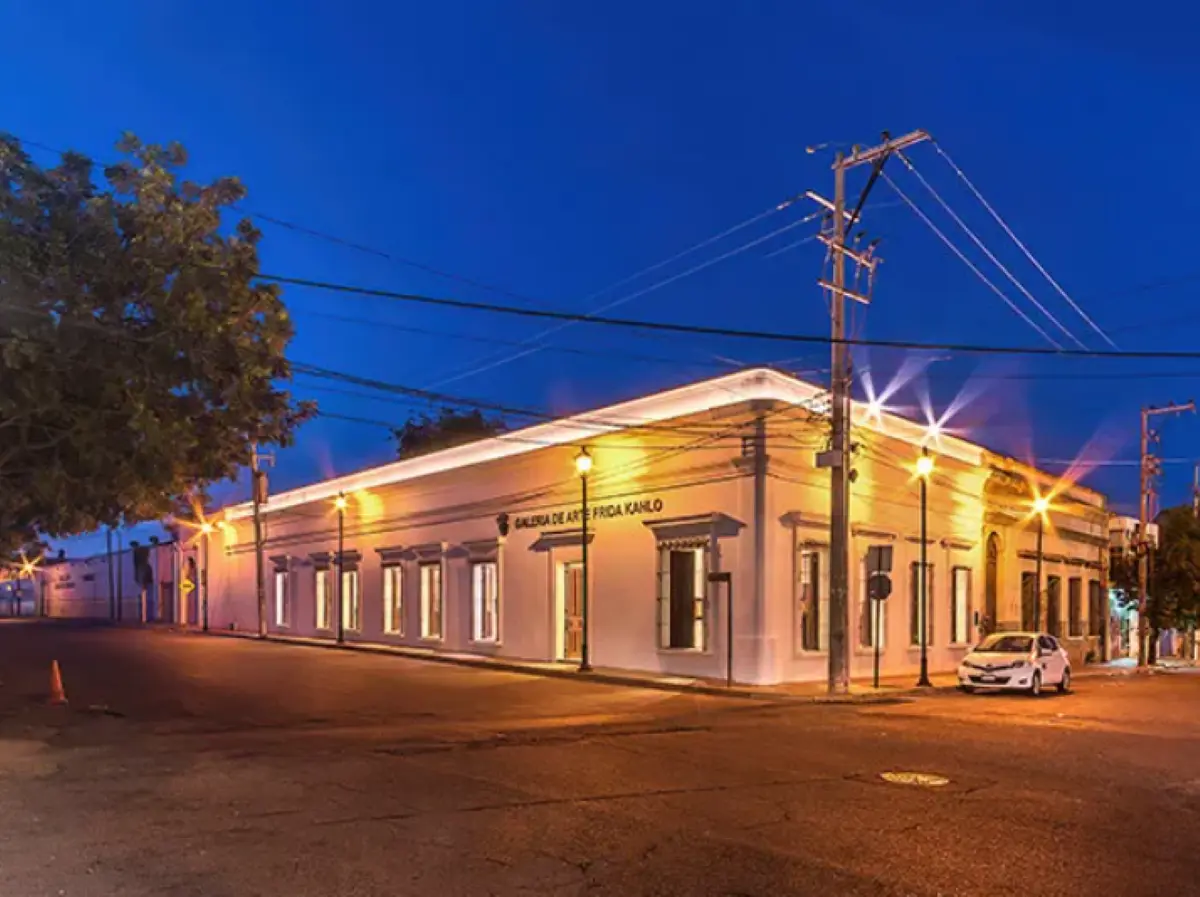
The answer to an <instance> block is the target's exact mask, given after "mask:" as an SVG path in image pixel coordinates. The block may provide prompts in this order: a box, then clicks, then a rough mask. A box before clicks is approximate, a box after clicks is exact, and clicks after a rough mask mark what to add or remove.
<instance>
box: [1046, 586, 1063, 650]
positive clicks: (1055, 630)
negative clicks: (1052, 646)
mask: <svg viewBox="0 0 1200 897" xmlns="http://www.w3.org/2000/svg"><path fill="white" fill-rule="evenodd" d="M1051 592H1054V593H1055V604H1056V607H1055V610H1056V611H1057V614H1056V619H1055V620H1053V621H1051V619H1050V594H1051ZM1062 593H1063V589H1062V574H1060V573H1050V574H1048V575H1047V576H1046V601H1045V605H1046V606H1045V608H1043V610H1044V612H1045V614H1046V629H1045V631H1046V632H1047V633H1048V634H1050V635H1052V636H1054V637H1055V638H1060V637H1061V636H1062V629H1063V617H1062V612H1063V606H1062V605H1063V600H1062V599H1063V594H1062ZM1052 622H1053V624H1054V625H1051V623H1052Z"/></svg>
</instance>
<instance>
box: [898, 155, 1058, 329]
mask: <svg viewBox="0 0 1200 897" xmlns="http://www.w3.org/2000/svg"><path fill="white" fill-rule="evenodd" d="M880 176H881V177H882V178H883V179H884V180H885V181H886V182H887V184H888V186H889V187H891V188H892V189H893V190H895V191H896V193H897V194H899V196H900V198H901V199H903V200H904V202H905V203H907V204H908V207H909V208H910V209H912V210H913V212H914V213H915V214H916V216H917V217H918V218H920V219H921V220H922V221H923V222H925V225H926V226H927V227H928V228H929V229H930V230H932V231H933V232H934V233H935V234H936V235H937V236H938V238H939V239H940V240H941V241H942V242H943V243H945V244H946V246H947V247H948V248H949V249H950V251H951V252H953V253H954V254H955V255H956V256H958V258H959V260H960V261H961V262H962V263H963V264H964V265H966V266H967V267H968V268H970V269H971V270H972V271H973V272H974V273H975V276H976V277H978V278H979V279H980V280H982V281H983V282H984V284H986V285H987V287H988V288H989V289H991V291H992V292H993V293H995V294H996V295H997V296H999V297H1000V298H1001V299H1002V300H1003V301H1004V304H1005V305H1007V306H1008V307H1009V308H1011V309H1012V310H1013V311H1014V312H1016V313H1017V315H1018V316H1019V317H1020V318H1021V320H1022V321H1024V322H1025V323H1026V324H1028V325H1029V326H1030V327H1032V328H1033V329H1034V330H1036V331H1037V332H1038V334H1040V335H1041V337H1042V338H1043V339H1044V340H1046V342H1048V343H1050V345H1052V346H1054V348H1055V349H1059V350H1061V349H1062V346H1061V345H1059V344H1058V342H1056V341H1055V340H1054V339H1052V338H1051V336H1050V334H1048V333H1047V332H1046V331H1045V330H1043V329H1042V328H1041V327H1039V326H1038V325H1037V324H1036V323H1035V322H1034V320H1033V319H1032V318H1031V317H1029V315H1027V314H1025V312H1023V311H1021V309H1020V308H1019V307H1018V306H1017V304H1016V303H1015V302H1013V301H1012V300H1011V299H1009V298H1008V296H1006V295H1005V294H1004V292H1003V291H1002V290H1001V289H1000V288H999V287H998V286H996V285H995V284H994V283H992V282H991V281H990V280H988V278H987V276H986V275H985V274H984V273H983V272H982V271H980V270H979V268H977V267H976V266H975V263H974V262H972V261H971V260H970V259H969V258H967V257H966V256H965V255H963V253H962V250H961V249H959V248H958V247H957V246H955V245H954V243H953V242H952V241H951V240H950V238H949V237H947V236H946V235H945V234H944V233H942V230H941V228H939V227H938V226H937V225H936V224H934V223H933V222H932V221H931V220H930V219H929V216H928V215H926V214H925V213H924V212H922V211H921V209H920V207H919V206H918V205H917V204H916V203H915V202H913V201H912V200H911V199H910V198H909V196H908V194H907V193H905V192H904V191H903V190H901V189H900V187H899V186H898V185H897V184H896V182H895V181H893V180H892V179H891V178H890V177H888V176H887V174H885V173H883V172H880Z"/></svg>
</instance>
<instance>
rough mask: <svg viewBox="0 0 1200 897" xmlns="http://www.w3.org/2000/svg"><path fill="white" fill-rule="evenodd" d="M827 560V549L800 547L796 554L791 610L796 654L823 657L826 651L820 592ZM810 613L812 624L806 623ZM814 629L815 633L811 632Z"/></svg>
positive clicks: (824, 614)
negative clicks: (793, 597)
mask: <svg viewBox="0 0 1200 897" xmlns="http://www.w3.org/2000/svg"><path fill="white" fill-rule="evenodd" d="M827 558H828V552H827V549H825V548H824V547H821V546H815V545H801V546H800V547H798V548H797V550H796V565H797V570H796V601H795V605H794V608H793V610H794V613H795V621H794V623H795V630H794V633H795V634H794V638H795V645H796V653H797V654H823V653H825V652H827V651H828V650H829V638H828V623H827V619H828V598H827V597H826V594H825V593H826V589H825V588H824V586H825V582H826V577H827V576H828V572H829V565H828V563H827ZM814 567H815V572H814ZM810 609H811V610H813V611H815V614H814V615H813V616H815V618H816V619H815V623H810V620H812V619H813V617H810V616H809V613H808V611H809V610H810ZM814 626H815V629H816V631H815V632H813V631H812V628H813V627H814ZM813 642H815V644H813Z"/></svg>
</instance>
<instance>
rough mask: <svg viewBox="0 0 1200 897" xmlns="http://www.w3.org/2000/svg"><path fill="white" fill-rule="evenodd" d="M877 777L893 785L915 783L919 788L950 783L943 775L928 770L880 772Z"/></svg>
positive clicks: (935, 786) (939, 786) (937, 786)
mask: <svg viewBox="0 0 1200 897" xmlns="http://www.w3.org/2000/svg"><path fill="white" fill-rule="evenodd" d="M879 778H881V779H883V780H884V781H885V782H891V783H892V784H893V785H917V786H919V787H921V788H941V787H942V786H943V785H949V784H950V780H949V779H948V778H946V777H945V776H938V775H934V774H933V773H929V772H881V773H880V774H879Z"/></svg>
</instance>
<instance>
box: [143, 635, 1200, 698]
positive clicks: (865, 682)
mask: <svg viewBox="0 0 1200 897" xmlns="http://www.w3.org/2000/svg"><path fill="white" fill-rule="evenodd" d="M149 628H155V629H165V630H170V631H174V632H182V633H186V634H195V635H200V634H203V633H200V632H198V631H197V630H194V629H187V628H182V627H175V626H169V625H161V624H160V625H154V624H152V625H151V627H149ZM207 634H208V635H217V636H224V637H226V638H244V639H252V640H258V635H257V634H256V633H253V632H245V631H240V630H216V629H213V630H209V632H208V633H207ZM266 641H271V642H281V643H286V644H293V645H306V646H309V647H314V648H324V649H327V650H333V651H366V652H369V653H373V654H391V655H395V656H399V657H408V658H411V659H415V660H428V661H432V662H434V663H446V664H453V665H455V666H464V667H482V668H485V669H491V670H496V671H500V672H508V673H521V674H524V675H530V676H548V677H554V678H562V679H577V680H584V681H588V682H600V683H604V684H607V685H621V686H628V687H634V688H649V689H655V690H658V691H673V692H680V693H690V694H705V695H715V696H721V697H732V698H743V699H748V700H758V701H773V702H780V703H809V704H813V703H816V704H879V703H892V702H896V701H902V700H906V699H909V698H912V697H914V696H919V695H923V694H925V695H927V694H936V693H945V692H950V691H953V690H954V689H955V688H957V686H958V678H957V676H955V674H954V673H933V674H931V675H930V677H929V679H930V682H931V683H932V684H931V685H930V686H927V687H918V686H917V685H916V683H915V679H916V675H915V674H912V673H910V674H907V675H900V676H884V677H880V680H879V687H878V688H875V687H874V686H873V684H872V680H871V678H870V677H866V678H860V679H855V680H853V681H852V682H851V684H850V691H849V693H848V694H845V695H831V694H829V691H828V689H827V687H826V684H825V682H824V680H818V681H813V682H788V683H785V684H782V685H749V684H743V683H734V684H733V685H732V686H727V685H726V684H725V681H724V680H723V679H707V678H690V677H685V676H672V675H667V674H659V673H650V672H639V671H636V670H621V669H613V668H608V667H593V668H592V670H591V671H589V672H587V673H583V672H580V671H579V668H578V666H577V665H576V664H574V663H564V662H550V661H534V660H517V659H513V658H495V657H484V656H481V655H478V654H460V653H454V652H448V651H435V650H433V649H429V648H414V647H408V646H402V645H384V644H378V643H375V642H355V641H349V642H344V643H341V644H339V643H337V642H334V641H330V640H329V639H320V638H308V637H304V636H290V635H279V634H276V633H272V634H271V635H269V636H268V637H267V639H266ZM1171 660H1173V659H1169V660H1168V661H1167V662H1165V663H1164V662H1163V661H1160V662H1159V665H1158V667H1157V668H1156V669H1155V670H1153V671H1152V672H1168V671H1173V670H1174V669H1175V668H1176V666H1179V665H1183V666H1185V667H1187V668H1189V669H1194V665H1191V664H1186V663H1185V662H1182V661H1180V662H1178V663H1176V664H1172V663H1171ZM1137 672H1138V668H1137V664H1136V661H1133V660H1131V659H1129V658H1121V659H1119V660H1114V661H1109V662H1107V663H1099V664H1089V665H1088V666H1086V667H1081V668H1079V669H1076V670H1074V671H1073V675H1074V678H1075V679H1076V680H1079V679H1085V678H1092V677H1099V676H1124V675H1134V674H1136V673H1137Z"/></svg>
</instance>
